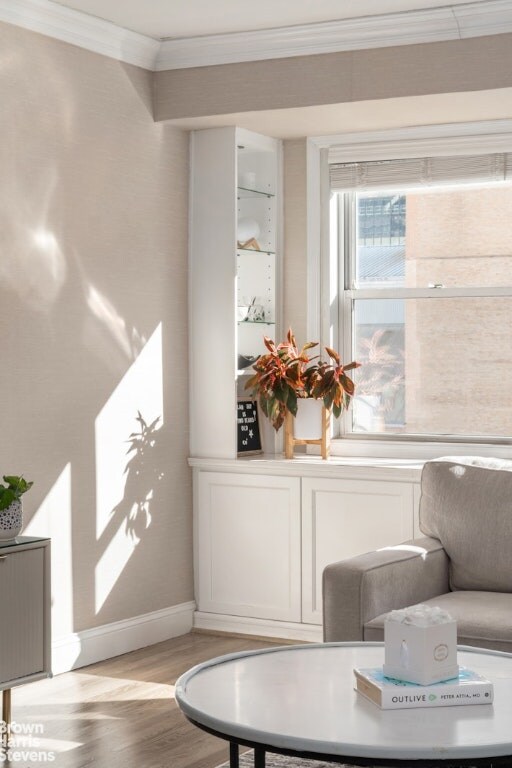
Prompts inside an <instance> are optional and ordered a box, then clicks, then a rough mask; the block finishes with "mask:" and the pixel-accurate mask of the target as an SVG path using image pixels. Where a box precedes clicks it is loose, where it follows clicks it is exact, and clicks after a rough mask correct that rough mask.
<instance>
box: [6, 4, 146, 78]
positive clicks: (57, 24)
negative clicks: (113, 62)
mask: <svg viewBox="0 0 512 768" xmlns="http://www.w3.org/2000/svg"><path fill="white" fill-rule="evenodd" d="M0 21H5V22H7V23H8V24H14V25H16V26H18V27H23V28H24V29H30V30H31V31H32V32H39V33H40V34H42V35H47V36H48V37H54V38H56V39H57V40H62V41H63V42H65V43H71V44H72V45H77V46H78V47H80V48H86V49H87V50H88V51H93V52H94V53H100V54H102V55H103V56H109V57H110V58H112V59H117V60H118V61H124V62H126V63H127V64H134V65H135V66H136V67H143V68H144V69H149V70H153V69H154V67H155V62H156V58H157V54H158V50H159V48H160V41H159V40H154V39H153V38H151V37H147V36H146V35H140V34H138V33H137V32H131V31H130V30H128V29H123V28H122V27H118V26H117V25H116V24H111V23H110V22H109V21H103V20H102V19H98V18H96V17H95V16H89V15H88V14H86V13H82V12H80V11H75V10H73V9H71V8H66V7H64V6H63V5H59V4H58V3H53V2H51V0H0Z"/></svg>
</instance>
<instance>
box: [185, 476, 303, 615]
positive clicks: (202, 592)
mask: <svg viewBox="0 0 512 768" xmlns="http://www.w3.org/2000/svg"><path fill="white" fill-rule="evenodd" d="M196 490H197V506H196V512H197V519H196V534H197V535H196V557H195V568H196V591H197V605H198V609H199V610H200V611H206V612H210V613H212V612H213V613H220V614H228V615H234V616H252V617H258V618H262V619H279V620H282V621H300V612H301V606H300V602H301V600H300V480H299V479H298V478H290V477H273V476H261V475H250V474H247V475H245V474H236V473H216V472H201V473H200V474H199V477H198V479H197V484H196Z"/></svg>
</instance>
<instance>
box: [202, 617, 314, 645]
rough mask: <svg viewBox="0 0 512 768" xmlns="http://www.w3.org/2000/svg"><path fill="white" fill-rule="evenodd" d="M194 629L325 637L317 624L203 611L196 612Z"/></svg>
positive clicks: (286, 637) (293, 637) (290, 637)
mask: <svg viewBox="0 0 512 768" xmlns="http://www.w3.org/2000/svg"><path fill="white" fill-rule="evenodd" d="M194 629H207V630H210V631H212V632H232V633H235V634H240V635H256V636H258V637H272V638H282V639H283V640H306V641H309V642H312V643H321V642H322V639H323V630H322V627H321V626H319V625H317V624H299V623H295V622H290V621H273V620H272V619H251V618H247V617H245V616H225V615H223V614H220V613H205V612H203V611H196V612H195V613H194Z"/></svg>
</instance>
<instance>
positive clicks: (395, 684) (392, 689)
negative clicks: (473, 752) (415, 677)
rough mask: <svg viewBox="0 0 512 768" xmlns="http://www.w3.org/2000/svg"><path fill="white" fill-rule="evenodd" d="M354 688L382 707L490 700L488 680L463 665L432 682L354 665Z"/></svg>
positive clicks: (481, 702) (406, 706) (488, 702)
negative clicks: (447, 677) (453, 675)
mask: <svg viewBox="0 0 512 768" xmlns="http://www.w3.org/2000/svg"><path fill="white" fill-rule="evenodd" d="M354 674H355V676H356V686H355V688H356V691H358V692H359V693H361V694H362V695H363V696H365V697H366V698H367V699H370V701H373V702H374V704H377V705H378V706H379V707H381V708H382V709H408V708H412V707H450V706H454V705H461V704H491V703H492V700H493V686H492V683H491V681H490V680H487V678H485V677H482V675H479V674H478V673H477V672H473V671H472V670H471V669H467V668H466V667H460V668H459V676H458V677H456V678H453V679H451V680H443V681H442V682H441V683H433V684H432V685H418V684H417V683H408V682H405V681H403V680H394V679H393V678H390V677H385V676H384V673H383V671H382V667H374V668H371V669H367V668H365V669H358V668H356V669H354Z"/></svg>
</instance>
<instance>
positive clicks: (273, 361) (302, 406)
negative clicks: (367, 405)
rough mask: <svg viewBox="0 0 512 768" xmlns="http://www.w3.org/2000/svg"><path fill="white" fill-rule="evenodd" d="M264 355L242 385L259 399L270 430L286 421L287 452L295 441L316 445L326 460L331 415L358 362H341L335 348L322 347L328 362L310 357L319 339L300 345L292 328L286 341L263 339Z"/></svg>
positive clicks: (348, 391)
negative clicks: (277, 341) (251, 374)
mask: <svg viewBox="0 0 512 768" xmlns="http://www.w3.org/2000/svg"><path fill="white" fill-rule="evenodd" d="M264 342H265V347H266V349H267V350H268V351H267V352H266V354H264V355H261V356H260V357H259V358H258V360H257V361H256V363H255V364H254V366H253V368H254V371H255V373H254V375H253V376H251V378H250V379H249V380H248V381H247V383H246V389H247V390H249V392H250V393H251V394H252V395H253V396H255V397H257V398H258V401H259V404H260V406H261V409H262V411H263V413H264V414H265V416H267V418H268V419H269V420H270V422H271V424H272V426H273V427H274V429H275V430H278V429H280V428H281V427H282V425H283V424H285V437H286V455H287V458H291V457H292V456H293V446H294V445H297V444H299V445H300V444H306V443H307V444H309V443H313V444H318V445H320V446H321V448H322V456H323V457H324V458H327V455H328V452H329V447H328V438H329V429H328V427H329V423H330V416H331V413H332V414H333V415H334V416H335V417H336V418H337V417H339V416H340V415H341V413H342V412H343V411H344V410H345V409H346V408H348V407H349V404H350V400H351V398H352V395H353V394H354V382H353V381H352V379H351V378H350V377H349V376H348V372H349V371H351V370H353V369H355V368H357V367H358V365H359V363H356V362H351V363H348V364H347V365H344V364H343V363H342V361H341V358H340V356H339V354H338V353H337V352H335V350H333V349H331V348H330V347H325V351H326V353H327V355H328V360H322V359H320V358H319V357H318V356H314V357H311V356H310V350H311V349H314V348H316V347H318V342H315V341H309V342H307V343H306V344H304V346H303V347H301V348H299V347H298V345H297V341H296V339H295V336H294V334H293V331H292V330H291V328H290V329H289V331H288V333H287V336H286V341H283V342H281V343H279V344H276V343H275V342H274V341H272V339H269V338H268V337H267V336H265V337H264Z"/></svg>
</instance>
